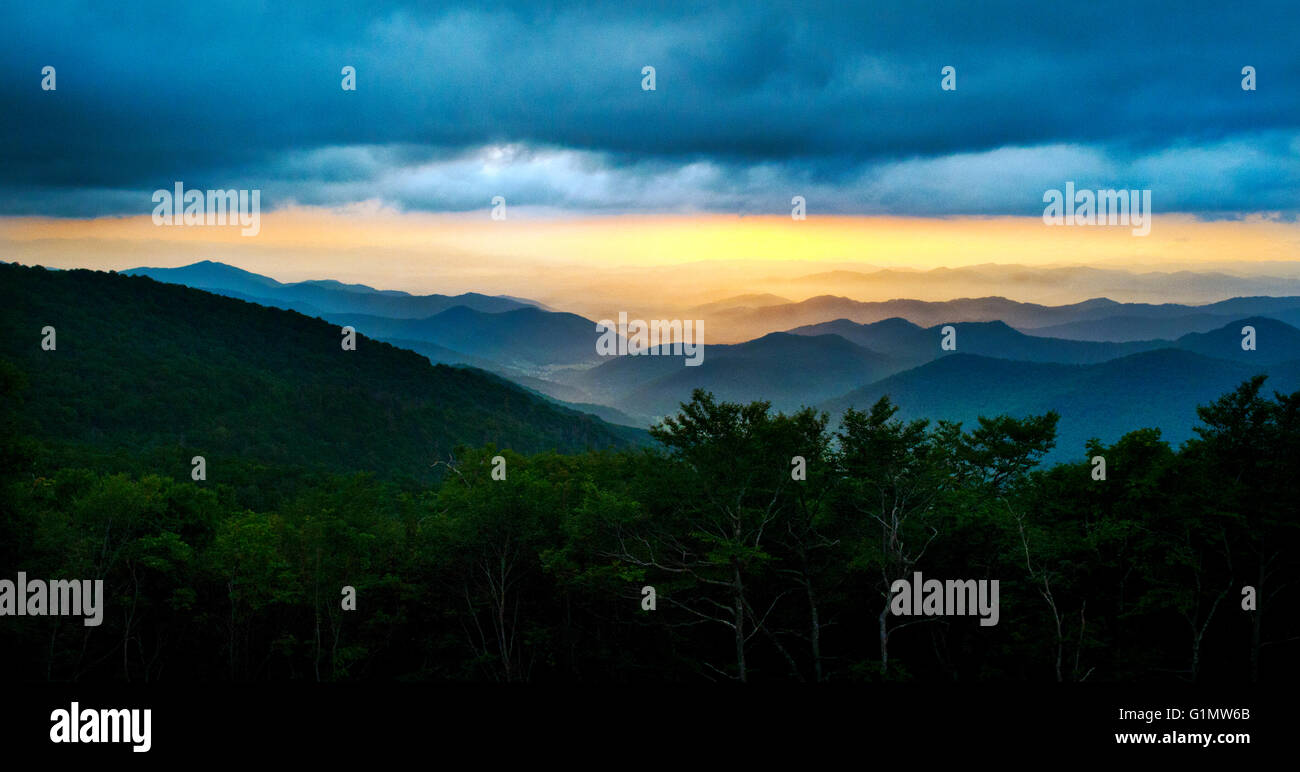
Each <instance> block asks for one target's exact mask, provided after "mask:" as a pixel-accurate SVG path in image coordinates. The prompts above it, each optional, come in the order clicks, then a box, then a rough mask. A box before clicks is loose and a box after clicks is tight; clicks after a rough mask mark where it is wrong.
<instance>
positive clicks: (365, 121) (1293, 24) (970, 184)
mask: <svg viewBox="0 0 1300 772" xmlns="http://www.w3.org/2000/svg"><path fill="white" fill-rule="evenodd" d="M645 5H646V6H647V7H639V6H633V7H628V6H626V5H625V4H614V3H596V2H575V3H540V2H530V3H525V4H519V5H509V4H505V5H501V4H494V5H493V6H491V7H490V8H491V9H490V10H484V9H483V6H482V5H481V4H463V5H462V4H439V3H432V4H431V3H420V4H406V3H396V2H371V3H333V2H311V3H307V2H302V3H275V4H270V3H261V2H247V3H243V2H229V3H222V4H221V7H210V6H203V7H178V6H177V5H175V4H170V3H168V4H163V3H158V4H149V5H139V4H130V3H126V4H120V5H119V4H113V5H112V6H107V5H105V4H102V3H101V4H90V3H73V2H57V1H54V2H45V3H41V4H24V5H22V6H21V7H19V5H18V4H10V5H9V7H8V8H7V9H6V10H5V11H3V12H0V24H2V25H3V27H4V29H5V30H6V37H8V38H9V39H10V40H11V41H13V44H12V45H10V46H6V47H5V48H4V49H0V100H3V103H4V104H5V105H6V108H7V109H6V110H5V114H4V116H3V118H0V214H9V215H14V214H52V215H58V216H95V215H105V214H138V213H142V212H147V211H148V210H149V209H150V206H151V205H150V201H149V193H150V192H152V191H153V190H155V189H157V188H163V187H170V185H171V184H172V182H173V181H175V180H183V181H184V182H185V184H186V185H187V186H191V187H239V188H260V189H262V190H263V191H264V196H263V202H264V205H270V206H272V207H276V206H283V205H286V204H289V203H293V202H296V203H300V204H311V205H327V206H346V205H348V204H353V203H356V202H360V201H378V202H380V203H381V204H382V205H384V206H389V207H394V208H398V209H402V210H414V211H465V210H473V209H486V208H488V206H489V202H490V200H491V198H492V196H495V195H502V196H505V197H506V199H507V201H508V202H509V204H510V205H511V206H515V207H523V208H525V209H528V208H532V209H535V210H538V211H574V212H593V211H595V212H607V211H624V212H692V211H718V212H741V213H744V212H755V213H758V212H772V213H779V212H782V211H788V210H789V206H790V203H789V202H790V198H791V196H793V195H803V196H805V198H807V200H808V206H809V211H810V213H818V212H824V213H844V214H876V213H883V214H904V215H906V214H926V215H932V214H1034V213H1037V212H1041V210H1042V203H1041V196H1042V193H1043V191H1044V190H1045V189H1047V188H1055V187H1061V186H1063V184H1064V182H1065V181H1066V180H1072V181H1074V182H1075V183H1076V185H1078V186H1080V187H1094V188H1104V187H1116V188H1119V187H1125V188H1151V189H1152V190H1153V201H1154V205H1155V208H1156V211H1157V212H1170V211H1178V212H1191V213H1196V214H1201V215H1205V216H1210V217H1236V216H1243V215H1246V214H1251V213H1258V212H1280V213H1282V215H1283V216H1293V215H1294V213H1295V212H1296V210H1297V207H1298V204H1297V202H1298V201H1300V196H1298V195H1297V193H1300V54H1298V53H1297V51H1300V49H1298V48H1297V46H1296V45H1295V41H1296V40H1297V39H1298V38H1300V34H1298V33H1300V16H1298V15H1297V14H1295V12H1294V7H1293V6H1291V7H1289V5H1288V4H1287V3H1245V4H1223V3H1200V2H1192V3H1178V4H1176V5H1175V4H1168V5H1167V6H1166V7H1164V8H1160V7H1156V5H1164V4H1136V3H1109V2H1094V3H1087V4H1077V5H1073V6H1071V7H1065V6H1064V4H1062V5H1061V6H1060V7H1057V6H1056V4H1049V5H1046V6H1045V5H1042V4H1032V3H1014V4H1012V3H999V2H990V3H980V4H978V5H972V4H971V3H969V2H964V1H961V0H955V1H953V2H932V3H926V4H924V5H920V4H917V3H914V2H886V3H871V4H861V5H856V4H855V5H853V6H851V7H850V6H846V4H843V3H789V4H787V3H762V4H757V3H752V2H738V3H730V4H728V3H724V4H713V5H712V6H711V7H710V8H709V9H707V10H701V9H699V8H692V6H691V5H687V4H674V3H669V4H660V3H655V4H645ZM46 65H51V66H54V67H56V68H57V73H58V75H57V77H58V89H57V91H52V92H47V91H42V90H41V88H40V80H41V77H40V73H41V68H42V67H44V66H46ZM345 65H351V66H354V67H356V69H357V90H356V91H355V92H347V91H344V90H342V89H341V88H340V81H341V78H342V76H341V74H340V70H341V69H342V67H343V66H345ZM646 65H652V66H654V67H655V68H656V80H657V84H656V86H657V88H656V90H655V91H652V92H648V91H643V90H642V89H641V80H642V75H641V69H642V67H643V66H646ZM945 65H952V66H954V67H956V68H957V90H956V91H953V92H946V91H943V90H941V89H940V87H939V84H940V70H941V68H942V67H944V66H945ZM1246 65H1250V66H1253V67H1255V68H1256V71H1257V73H1258V76H1257V77H1258V90H1256V91H1243V90H1242V89H1241V78H1242V76H1241V74H1240V73H1241V68H1242V67H1243V66H1246Z"/></svg>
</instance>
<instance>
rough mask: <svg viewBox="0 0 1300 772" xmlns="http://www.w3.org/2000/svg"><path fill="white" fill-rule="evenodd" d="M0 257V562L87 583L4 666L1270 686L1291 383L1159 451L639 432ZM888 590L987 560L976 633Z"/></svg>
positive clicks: (755, 408) (6, 642) (17, 623)
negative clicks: (1068, 453)
mask: <svg viewBox="0 0 1300 772" xmlns="http://www.w3.org/2000/svg"><path fill="white" fill-rule="evenodd" d="M0 268H2V269H3V270H4V271H5V272H6V282H7V283H5V284H3V285H0V286H4V287H5V291H4V293H3V294H4V295H5V298H4V300H5V304H4V306H3V308H4V311H3V312H2V313H3V314H4V315H5V316H4V321H5V330H6V333H7V342H6V344H5V348H4V349H3V350H2V351H0V356H2V357H3V359H2V360H0V396H2V398H3V403H2V404H3V407H0V512H2V513H3V515H2V518H0V568H3V573H2V574H0V579H5V578H7V579H13V578H14V575H15V574H16V573H17V572H19V571H24V572H26V573H27V574H28V575H29V576H33V577H41V578H47V579H49V578H87V579H89V578H102V579H103V580H104V581H105V589H106V593H107V600H106V610H105V613H104V618H103V623H102V625H100V626H97V627H87V626H84V625H83V624H82V620H81V619H80V618H79V617H32V616H27V617H5V618H4V619H2V620H0V625H2V627H0V650H3V652H4V655H5V656H4V657H3V658H0V663H2V664H0V678H4V679H10V680H28V681H31V680H55V681H81V682H86V681H131V682H186V681H194V680H197V681H220V680H292V679H297V680H322V681H355V680H456V681H499V682H507V681H528V682H588V683H610V682H651V681H653V682H691V681H708V680H714V681H732V680H741V681H747V682H766V681H805V682H812V681H836V682H845V681H875V680H917V681H997V680H1030V681H1089V682H1093V681H1098V682H1104V681H1123V682H1177V681H1232V682H1250V681H1264V680H1271V679H1276V678H1285V677H1294V676H1295V674H1296V666H1295V665H1294V664H1293V661H1292V660H1293V655H1294V652H1295V646H1296V642H1297V641H1298V640H1300V629H1298V628H1300V624H1297V621H1296V620H1297V612H1298V611H1300V608H1297V606H1298V604H1297V593H1296V586H1295V580H1296V578H1297V577H1296V572H1297V564H1296V561H1295V559H1294V556H1295V555H1296V548H1297V545H1298V542H1300V533H1298V532H1297V523H1300V517H1298V515H1300V513H1298V512H1297V506H1298V505H1297V502H1298V501H1300V489H1298V488H1300V482H1297V475H1296V472H1297V470H1300V445H1298V443H1300V412H1298V411H1300V393H1297V394H1291V395H1285V394H1276V393H1272V392H1271V391H1270V390H1269V389H1268V388H1267V383H1266V381H1265V379H1264V378H1263V377H1258V378H1253V379H1251V380H1249V381H1247V382H1245V383H1243V384H1241V386H1240V387H1239V388H1237V389H1236V390H1235V391H1232V392H1231V393H1228V394H1225V395H1223V396H1222V397H1221V398H1220V399H1218V400H1217V401H1214V402H1213V403H1210V404H1206V405H1203V406H1202V407H1201V408H1200V409H1199V411H1198V416H1197V418H1198V423H1197V429H1196V437H1195V438H1194V439H1192V440H1190V441H1189V442H1187V443H1185V444H1184V445H1182V446H1181V447H1179V448H1172V447H1170V446H1169V444H1167V443H1166V442H1163V441H1162V440H1161V438H1160V436H1159V433H1158V432H1156V431H1155V430H1151V429H1144V428H1141V427H1134V431H1132V432H1130V433H1128V434H1127V435H1125V436H1124V437H1122V438H1121V439H1119V440H1118V441H1117V442H1115V443H1114V444H1112V445H1103V444H1101V443H1098V442H1094V443H1093V444H1092V445H1091V446H1090V447H1089V448H1088V452H1087V454H1086V455H1085V456H1083V457H1081V458H1079V459H1078V460H1077V461H1076V462H1073V463H1063V464H1057V465H1055V466H1051V467H1047V466H1044V465H1042V464H1040V463H1039V461H1040V459H1041V458H1042V457H1043V456H1044V454H1046V453H1047V452H1049V451H1050V449H1051V448H1052V447H1053V444H1054V441H1055V431H1056V421H1057V416H1056V415H1055V414H1054V413H1046V414H1043V415H1038V416H1027V417H1023V416H1022V417H1018V418H1013V417H1007V416H995V417H988V418H981V419H980V420H978V421H977V422H974V423H972V424H970V425H959V424H954V423H948V422H939V423H929V422H925V421H921V420H913V421H905V420H902V419H900V418H899V417H898V415H897V411H898V406H897V405H895V404H894V403H893V402H891V401H890V399H889V398H882V399H880V400H879V401H878V402H876V403H875V405H874V406H873V407H871V408H870V409H868V410H864V411H857V410H850V411H848V412H847V413H846V414H845V416H844V418H843V420H842V421H841V422H840V423H838V424H837V425H830V423H829V420H828V418H827V416H826V415H824V414H819V413H817V412H815V411H812V410H803V411H799V412H794V413H792V414H787V413H782V412H777V411H774V410H772V409H771V407H770V405H768V404H766V403H762V402H755V403H750V404H736V403H730V402H725V401H719V400H716V399H715V398H714V397H713V396H712V395H711V394H709V393H707V392H703V391H697V392H696V393H695V394H694V396H693V398H692V400H691V401H690V402H689V403H687V404H683V405H682V406H681V407H680V409H679V410H678V411H676V412H675V414H674V415H672V416H670V417H668V418H665V419H664V420H663V421H662V422H660V423H659V424H658V425H656V426H655V427H654V429H652V431H651V437H652V441H650V442H642V441H641V440H640V439H639V438H636V437H630V436H623V435H620V434H618V433H617V432H616V431H615V430H613V429H612V428H608V427H607V426H606V425H604V424H602V423H600V422H598V421H595V419H591V418H590V417H582V416H579V414H576V413H571V412H568V411H564V410H563V409H562V408H558V407H556V406H553V405H550V404H549V403H545V402H542V401H540V400H536V399H535V398H533V397H531V396H530V395H528V394H526V393H525V392H522V391H519V390H517V389H512V388H511V387H509V386H508V385H507V384H502V383H500V382H498V381H495V380H492V379H487V378H485V377H482V376H481V375H479V374H475V373H474V372H473V371H469V370H457V369H452V368H446V367H439V368H433V367H431V366H429V365H428V363H427V362H426V361H425V360H423V359H420V358H419V357H417V356H416V355H414V354H410V353H409V352H403V351H401V350H399V349H395V348H392V347H388V346H385V345H383V344H379V343H376V342H373V341H369V340H363V341H362V345H361V346H359V348H358V351H357V352H350V353H358V354H360V353H362V352H364V351H366V350H369V351H370V352H372V353H371V354H369V356H381V355H382V357H384V358H383V359H382V360H380V359H374V360H366V361H362V362H360V363H359V364H351V363H349V364H347V365H345V367H346V368H348V369H346V370H345V371H344V372H343V373H342V374H339V373H331V372H327V371H329V369H330V368H331V367H338V365H335V364H334V362H335V360H328V359H326V357H327V356H336V355H335V354H334V353H333V352H334V351H336V350H337V347H338V343H337V328H333V327H330V326H329V325H326V324H325V323H324V322H319V321H317V320H311V319H308V318H307V317H304V316H301V315H298V314H293V313H291V312H285V311H278V310H274V309H263V308H260V307H258V306H255V305H252V304H246V303H241V302H240V301H236V300H230V299H225V298H216V297H215V296H209V295H206V294H205V293H201V292H197V291H194V290H188V289H185V288H180V287H170V286H167V285H161V284H158V283H156V282H152V281H151V280H148V279H144V278H128V277H121V276H112V275H106V274H98V275H95V274H90V273H88V272H68V273H64V274H62V275H59V276H56V275H55V273H54V272H44V271H39V270H35V269H19V268H17V267H10V266H0ZM11 271H12V272H14V273H13V274H10V273H9V272H11ZM17 272H22V275H21V276H19V275H17ZM10 278H12V279H13V281H8V279H10ZM20 284H21V285H22V286H21V288H20V289H16V288H17V287H19V285H20ZM115 293H125V295H122V296H120V297H119V296H116V295H115ZM209 298H211V300H209ZM128 301H129V302H128ZM61 304H62V305H61ZM205 304H210V305H205ZM231 309H239V314H241V315H242V317H241V318H232V315H233V314H234V313H235V312H234V311H232V310H231ZM42 315H49V316H50V321H43V320H38V319H37V317H39V316H42ZM180 319H188V320H189V321H188V322H187V323H185V325H187V326H185V325H182V323H181V322H179V321H178V320H180ZM36 322H39V323H36ZM34 323H35V326H34V327H33V324H34ZM42 324H51V325H56V326H57V328H58V336H59V338H58V348H57V350H56V351H52V352H47V351H42V350H41V348H40V346H39V340H40V339H39V336H38V334H37V333H38V332H39V330H40V328H41V325H42ZM258 325H262V326H258ZM322 330H324V331H325V332H328V333H329V335H330V337H329V338H328V339H323V340H322V336H323V335H324V333H323V332H321V331H322ZM20 333H21V334H20ZM74 333H75V334H74ZM195 341H199V342H198V343H196V342H195ZM222 341H226V342H227V343H228V344H229V345H228V346H227V347H225V348H223V343H222ZM318 342H319V343H320V347H319V350H320V352H321V353H319V354H309V353H302V352H308V351H312V350H314V349H313V348H312V347H313V346H314V345H316V343H318ZM236 346H237V347H238V349H236V348H235V347H236ZM186 347H189V348H186ZM329 347H333V348H329ZM289 350H298V351H299V354H297V355H296V356H297V359H290V358H289V355H287V354H285V352H286V351H289ZM237 351H238V353H239V355H238V356H236V352H237ZM326 351H329V352H330V353H329V354H326V353H324V352H326ZM211 352H216V353H215V354H212V353H211ZM253 352H260V353H253ZM210 354H211V355H210ZM259 356H260V357H265V358H268V359H269V360H274V361H265V362H261V363H259V362H258V361H256V357H259ZM41 357H45V358H44V359H41ZM56 357H57V359H56ZM73 363H76V364H73ZM371 367H373V368H376V369H373V370H371V369H368V368H371ZM60 368H63V369H60ZM456 384H460V385H461V387H462V388H461V390H460V391H457V390H455V389H454V388H453V387H454V386H455V385H456ZM286 416H288V417H286ZM511 422H513V423H511ZM412 423H414V424H417V425H418V426H419V427H423V428H418V429H415V430H412V429H411V428H410V425H411V424H412ZM267 427H270V428H267ZM514 429H517V430H518V435H519V436H524V437H528V438H529V439H528V441H527V442H517V443H516V444H514V445H513V446H512V447H510V448H506V447H504V444H505V443H504V442H503V440H504V439H505V438H507V437H511V436H515V435H512V430H514ZM458 432H460V433H462V434H461V436H464V437H471V438H474V440H473V442H472V443H469V445H466V444H464V443H461V444H458V445H455V446H453V445H451V444H450V440H449V439H446V438H448V437H454V436H457V433H458ZM484 435H488V436H486V437H485V436H484ZM440 442H441V443H443V444H441V445H439V444H438V443H440ZM353 443H355V445H354V444H353ZM205 450H206V451H207V454H208V466H207V477H206V479H204V480H194V479H191V475H190V464H189V462H190V458H191V455H193V454H195V453H200V452H204V451H205ZM1096 456H1100V457H1102V458H1104V459H1105V471H1106V474H1105V479H1098V477H1099V475H1098V474H1097V472H1096V470H1097V466H1096V465H1095V464H1094V463H1093V460H1092V459H1093V458H1094V457H1096ZM497 457H500V459H497ZM796 457H797V458H796ZM402 458H405V459H406V460H405V461H394V459H402ZM494 459H495V460H494ZM502 460H503V461H504V464H503V463H502ZM916 572H921V573H922V574H923V575H925V576H926V577H927V578H929V577H934V578H940V579H976V580H980V579H988V580H998V581H999V582H1000V586H1001V589H1000V596H999V597H1000V614H999V621H998V624H996V625H994V626H981V625H980V623H979V620H978V619H977V618H976V617H973V616H966V617H961V616H931V617H925V616H918V617H899V616H894V615H892V614H890V613H889V600H890V597H889V596H890V587H891V586H892V584H893V582H894V581H895V580H897V579H910V578H911V577H912V576H913V575H914V574H915V573H916ZM647 586H649V587H653V588H654V589H655V598H656V604H655V608H654V609H653V610H648V609H646V608H644V607H643V603H644V602H645V597H644V596H643V592H642V590H643V588H645V587H647ZM1247 586H1249V587H1251V588H1253V589H1254V594H1255V608H1254V609H1253V610H1245V609H1243V588H1244V587H1247ZM344 587H352V588H355V590H356V608H355V610H344V608H343V604H342V602H341V597H342V591H343V588H344Z"/></svg>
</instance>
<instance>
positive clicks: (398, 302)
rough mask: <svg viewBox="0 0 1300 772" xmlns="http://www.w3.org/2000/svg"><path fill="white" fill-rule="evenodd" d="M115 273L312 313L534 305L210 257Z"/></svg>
mask: <svg viewBox="0 0 1300 772" xmlns="http://www.w3.org/2000/svg"><path fill="white" fill-rule="evenodd" d="M119 273H124V274H127V275H130V276H148V277H149V278H151V279H154V280H156V281H161V282H167V283H169V284H183V285H185V286H187V287H194V288H195V289H202V290H207V291H209V292H215V293H217V294H219V295H231V296H233V297H239V298H241V299H246V300H253V301H255V302H261V303H262V304H263V305H269V306H274V307H276V308H286V309H289V310H293V311H298V312H299V313H306V314H311V315H316V316H319V315H321V314H338V313H350V314H373V315H377V316H387V317H392V318H395V319H419V318H424V317H429V316H433V315H434V314H437V313H441V312H442V311H446V310H447V309H449V308H454V307H456V306H466V307H468V308H472V309H474V310H476V311H483V312H487V313H495V312H499V311H511V310H514V309H517V308H526V307H529V306H536V305H537V304H535V303H532V302H530V301H523V300H518V299H515V298H508V297H502V296H494V295H482V294H479V293H477V292H467V293H465V294H462V295H411V294H409V293H406V292H402V291H399V290H377V289H375V288H373V287H369V286H366V285H364V284H344V283H342V282H338V281H334V280H333V279H311V280H307V281H300V282H293V283H288V284H286V283H282V282H279V281H276V280H275V279H272V278H270V277H267V276H262V275H260V274H256V273H252V272H250V271H245V270H243V269H241V268H236V267H234V266H232V265H227V264H225V263H218V262H214V261H211V260H204V261H201V262H198V263H192V264H190V265H186V266H181V267H179V268H131V269H128V270H125V271H119Z"/></svg>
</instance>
